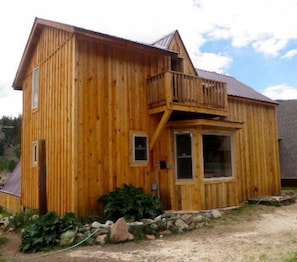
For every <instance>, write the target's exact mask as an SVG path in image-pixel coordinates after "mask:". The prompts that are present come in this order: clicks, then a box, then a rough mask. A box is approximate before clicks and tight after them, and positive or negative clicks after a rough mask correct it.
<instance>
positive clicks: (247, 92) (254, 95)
mask: <svg viewBox="0 0 297 262" xmlns="http://www.w3.org/2000/svg"><path fill="white" fill-rule="evenodd" d="M196 70H197V73H198V76H199V77H201V78H206V79H211V80H215V81H219V82H225V83H227V92H228V95H229V96H235V97H242V98H248V99H253V100H258V101H263V102H267V103H273V104H277V102H276V101H274V100H272V99H270V98H268V97H266V96H264V95H262V94H261V93H259V92H257V91H256V90H254V89H253V88H251V87H249V86H247V85H246V84H244V83H242V82H240V81H238V80H237V79H236V78H234V77H232V76H227V75H223V74H218V73H216V72H210V71H206V70H202V69H196Z"/></svg>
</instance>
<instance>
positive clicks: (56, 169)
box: [13, 18, 280, 216]
mask: <svg viewBox="0 0 297 262" xmlns="http://www.w3.org/2000/svg"><path fill="white" fill-rule="evenodd" d="M251 77H252V76H251ZM13 87H14V89H15V90H22V91H23V101H24V104H23V133H22V172H21V173H22V194H21V205H22V207H23V208H37V209H39V210H41V211H46V210H54V211H56V212H57V213H58V214H63V213H65V212H74V213H76V214H77V215H79V216H82V215H85V214H87V213H89V212H92V211H94V210H97V211H98V210H101V211H102V206H101V204H100V203H98V201H97V200H98V198H99V197H100V196H102V195H103V194H106V193H108V192H111V191H113V190H115V188H117V187H121V186H122V185H123V184H124V183H127V184H132V185H134V186H137V187H142V188H144V190H145V191H146V192H147V193H151V194H156V195H159V196H160V198H161V200H162V202H163V205H164V208H165V209H173V210H203V209H213V208H222V207H228V206H236V205H239V204H240V203H241V202H242V201H244V200H247V199H249V198H254V197H261V196H265V195H275V194H279V193H280V172H279V158H278V157H279V152H278V141H277V138H278V137H277V121H276V106H277V103H276V102H274V101H272V100H270V99H269V98H267V97H265V96H263V95H261V94H259V93H258V92H256V91H255V90H253V89H252V88H250V87H248V86H246V85H244V84H243V83H241V82H239V81H238V80H236V79H234V78H232V77H229V76H224V75H219V74H216V73H214V72H207V71H203V70H196V69H195V68H194V66H193V64H192V62H191V59H190V57H189V55H188V53H187V50H186V48H185V46H184V44H183V42H182V39H181V37H180V35H179V33H178V31H175V32H173V33H171V34H169V35H167V36H165V37H164V38H162V39H160V40H159V41H157V42H155V43H154V44H152V45H148V44H141V43H138V42H134V41H129V40H126V39H122V38H118V37H114V36H110V35H106V34H102V33H97V32H94V31H89V30H86V29H82V28H78V27H75V26H70V25H66V24H61V23H57V22H52V21H48V20H43V19H39V18H37V19H36V20H35V22H34V25H33V28H32V31H31V34H30V36H29V39H28V42H27V45H26V48H25V51H24V54H23V57H22V59H21V62H20V65H19V68H18V71H17V73H16V77H15V80H14V82H13Z"/></svg>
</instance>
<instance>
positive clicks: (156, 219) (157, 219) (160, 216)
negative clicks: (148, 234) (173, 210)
mask: <svg viewBox="0 0 297 262" xmlns="http://www.w3.org/2000/svg"><path fill="white" fill-rule="evenodd" d="M161 219H162V215H159V216H157V217H155V218H154V220H155V221H159V220H161Z"/></svg>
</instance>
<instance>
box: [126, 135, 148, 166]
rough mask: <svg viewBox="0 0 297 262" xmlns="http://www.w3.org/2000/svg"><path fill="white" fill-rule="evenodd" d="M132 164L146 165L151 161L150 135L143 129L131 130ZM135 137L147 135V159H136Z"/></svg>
mask: <svg viewBox="0 0 297 262" xmlns="http://www.w3.org/2000/svg"><path fill="white" fill-rule="evenodd" d="M130 137H131V147H130V148H131V149H130V150H131V154H130V155H131V160H130V165H131V166H146V165H147V164H148V162H149V137H148V135H147V134H146V133H144V132H141V131H133V132H131V136H130ZM135 137H145V138H146V160H136V159H135Z"/></svg>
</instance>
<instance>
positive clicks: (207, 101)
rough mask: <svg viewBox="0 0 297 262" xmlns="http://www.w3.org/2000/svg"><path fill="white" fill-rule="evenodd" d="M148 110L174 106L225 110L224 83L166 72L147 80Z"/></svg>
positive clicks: (225, 88) (225, 92)
mask: <svg viewBox="0 0 297 262" xmlns="http://www.w3.org/2000/svg"><path fill="white" fill-rule="evenodd" d="M147 81H148V104H149V108H150V109H154V108H157V107H162V106H167V107H171V108H172V106H173V107H174V105H183V106H189V107H195V108H197V112H198V111H199V108H210V109H218V110H225V111H226V110H227V87H226V83H223V82H218V81H214V80H210V79H204V78H200V77H196V76H190V75H185V74H182V73H179V72H172V71H167V72H164V73H161V74H158V75H156V76H153V77H151V78H149V79H148V80H147Z"/></svg>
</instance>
